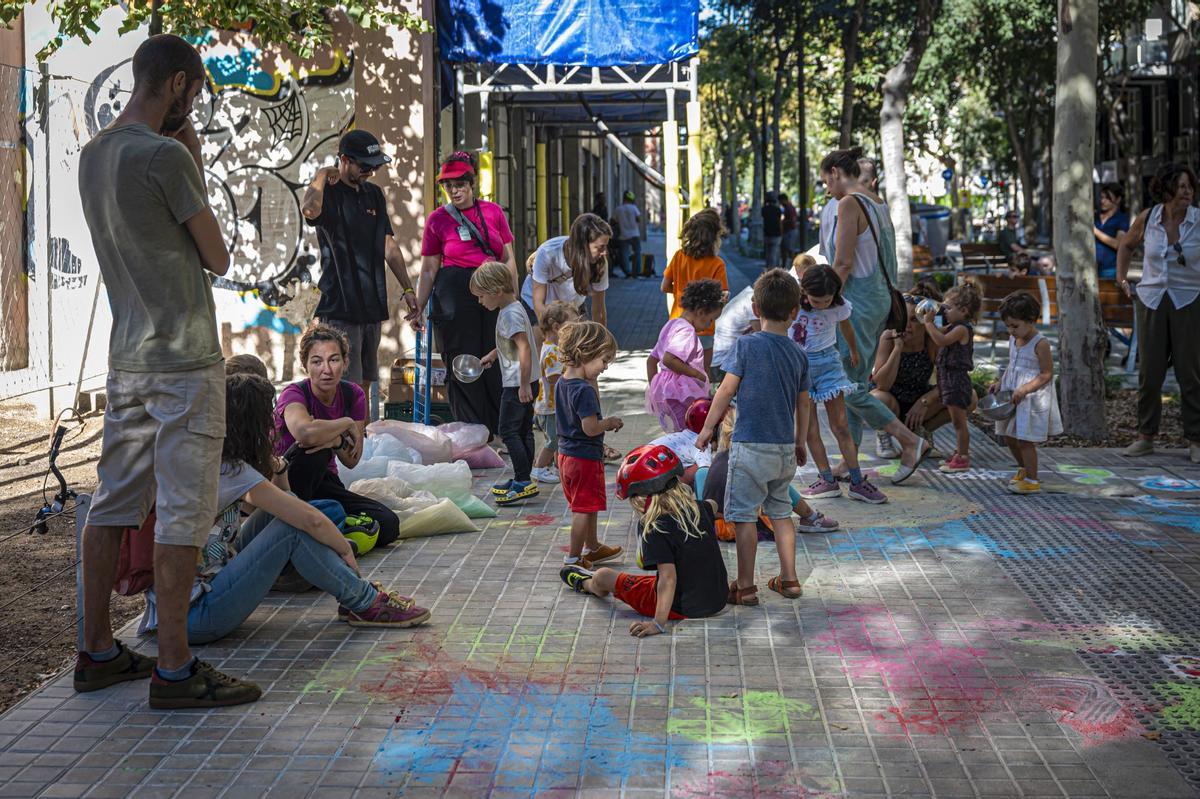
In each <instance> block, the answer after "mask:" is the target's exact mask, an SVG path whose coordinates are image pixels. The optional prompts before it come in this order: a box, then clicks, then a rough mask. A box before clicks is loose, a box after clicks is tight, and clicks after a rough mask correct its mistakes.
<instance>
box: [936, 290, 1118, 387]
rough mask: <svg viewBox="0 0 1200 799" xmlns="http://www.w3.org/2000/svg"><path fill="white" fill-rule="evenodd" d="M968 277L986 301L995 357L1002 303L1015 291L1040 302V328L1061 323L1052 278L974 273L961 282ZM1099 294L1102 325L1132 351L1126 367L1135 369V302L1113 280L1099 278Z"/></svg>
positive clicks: (982, 314)
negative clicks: (1023, 292) (1026, 294)
mask: <svg viewBox="0 0 1200 799" xmlns="http://www.w3.org/2000/svg"><path fill="white" fill-rule="evenodd" d="M968 278H969V279H970V280H971V281H973V282H974V283H975V285H976V287H978V289H979V293H980V296H981V298H982V300H983V303H982V308H981V310H980V318H981V319H986V320H988V321H989V322H990V323H991V331H992V332H991V339H992V353H993V355H994V354H995V351H996V342H997V341H998V340H999V338H1000V335H1001V331H1003V329H1004V323H1003V322H1002V321H1001V320H1000V313H999V311H1000V303H1001V302H1002V301H1003V300H1004V298H1005V297H1007V296H1008V295H1009V294H1012V293H1013V292H1014V291H1027V292H1029V293H1030V294H1032V295H1033V296H1035V297H1037V298H1038V299H1039V300H1040V301H1041V304H1042V318H1041V319H1040V320H1038V323H1039V325H1041V326H1043V327H1049V326H1051V325H1057V324H1058V295H1057V290H1056V286H1055V278H1054V276H1053V275H1049V276H1046V277H1028V276H1019V277H1010V276H1009V275H1007V274H983V275H978V274H974V275H969V276H967V275H962V276H960V277H959V282H962V281H964V280H966V279H968ZM1099 293H1100V320H1101V323H1102V324H1103V325H1104V327H1105V328H1106V329H1107V330H1108V332H1109V335H1111V336H1112V337H1113V338H1115V339H1117V340H1118V341H1120V342H1121V343H1122V344H1124V345H1125V346H1126V347H1128V348H1129V351H1128V353H1126V366H1127V368H1129V369H1130V370H1132V367H1133V365H1134V364H1133V360H1134V359H1133V358H1131V357H1130V356H1131V355H1132V354H1133V351H1134V349H1135V348H1136V346H1137V339H1136V337H1135V336H1134V317H1133V300H1131V299H1130V298H1129V297H1127V296H1125V292H1123V291H1121V288H1120V287H1119V286H1118V285H1117V281H1115V280H1111V279H1106V278H1101V279H1100V285H1099Z"/></svg>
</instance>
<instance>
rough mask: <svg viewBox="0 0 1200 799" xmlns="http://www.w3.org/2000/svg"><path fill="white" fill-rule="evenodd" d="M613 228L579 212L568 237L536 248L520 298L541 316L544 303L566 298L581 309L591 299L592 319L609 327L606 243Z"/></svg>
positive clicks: (591, 215) (558, 237)
mask: <svg viewBox="0 0 1200 799" xmlns="http://www.w3.org/2000/svg"><path fill="white" fill-rule="evenodd" d="M611 238H612V228H611V227H609V225H608V223H607V222H605V221H604V220H603V219H601V218H600V217H598V216H596V215H595V214H580V215H579V216H578V217H576V219H575V221H574V222H572V223H571V232H570V235H567V236H555V237H554V238H552V239H547V240H546V241H545V242H543V243H542V246H540V247H538V249H537V253H536V254H535V256H534V261H533V269H532V270H530V272H529V274H528V275H526V277H525V283H524V285H523V286H522V287H521V299H522V300H524V301H525V304H526V305H527V306H528V307H529V308H531V309H533V312H534V314H535V315H536V316H537V317H538V318H540V317H541V315H542V314H543V313H545V311H546V306H547V305H549V304H550V303H552V302H554V301H555V300H565V301H566V302H569V303H571V304H572V305H575V306H576V307H578V308H579V309H580V310H581V311H582V310H583V303H584V302H585V301H586V300H587V299H588V297H589V296H590V297H591V299H592V321H594V322H599V323H600V324H602V325H604V326H605V327H608V313H607V310H606V309H605V307H604V295H605V292H607V291H608V242H609V239H611Z"/></svg>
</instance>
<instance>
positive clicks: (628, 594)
mask: <svg viewBox="0 0 1200 799" xmlns="http://www.w3.org/2000/svg"><path fill="white" fill-rule="evenodd" d="M675 590H677V591H678V590H679V588H678V586H677V587H676V589H675ZM613 596H614V597H616V598H617V599H619V600H621V601H622V602H624V603H625V604H626V605H628V606H629V607H631V608H633V609H634V610H636V611H637V612H638V613H640V614H642V615H643V616H647V617H649V618H651V619H653V618H654V614H655V612H656V611H657V609H658V575H655V574H629V573H627V572H621V573H620V574H619V575H617V587H616V588H614V589H613ZM667 618H669V619H686V618H687V616H680V615H679V614H678V613H676V612H675V611H671V614H670V615H669V616H667Z"/></svg>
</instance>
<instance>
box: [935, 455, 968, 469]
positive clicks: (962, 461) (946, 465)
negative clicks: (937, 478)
mask: <svg viewBox="0 0 1200 799" xmlns="http://www.w3.org/2000/svg"><path fill="white" fill-rule="evenodd" d="M970 470H971V459H970V458H965V457H963V456H962V455H959V454H958V453H957V452H956V453H954V454H953V455H951V456H950V457H949V458H946V460H944V461H942V465H941V466H939V467H938V471H939V472H945V473H946V474H951V473H953V472H967V471H970Z"/></svg>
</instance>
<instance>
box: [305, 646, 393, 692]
mask: <svg viewBox="0 0 1200 799" xmlns="http://www.w3.org/2000/svg"><path fill="white" fill-rule="evenodd" d="M406 655H407V652H406V651H405V650H397V651H395V652H388V653H387V654H384V655H372V656H370V657H365V658H363V659H362V660H360V661H358V662H357V663H351V664H345V663H336V662H334V663H333V665H330V664H326V665H324V666H322V667H321V668H320V669H318V670H317V673H316V674H315V675H313V678H312V679H310V680H309V681H308V682H307V683H305V684H304V687H303V688H301V689H300V695H301V696H307V695H309V694H317V693H323V694H333V698H334V701H337V700H338V699H341V697H342V694H344V693H346V691H349V690H351V689H352V688H353V687H354V681H355V680H356V679H358V676H359V674H361V673H362V671H363V670H364V669H367V668H370V667H371V666H385V667H388V668H390V667H392V666H394V665H395V664H396V661H397V660H399V659H401V658H404V657H405V656H406Z"/></svg>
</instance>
